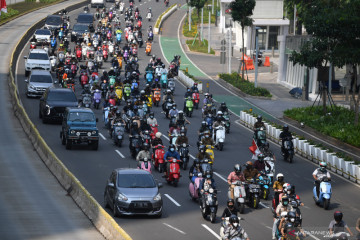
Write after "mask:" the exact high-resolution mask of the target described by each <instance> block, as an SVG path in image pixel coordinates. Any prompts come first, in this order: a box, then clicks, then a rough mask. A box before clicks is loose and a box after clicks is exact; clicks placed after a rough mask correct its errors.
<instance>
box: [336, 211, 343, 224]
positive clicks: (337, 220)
mask: <svg viewBox="0 0 360 240" xmlns="http://www.w3.org/2000/svg"><path fill="white" fill-rule="evenodd" d="M342 218H343V214H342V212H340V211H336V212H334V219H335V221H336V222H340V221H341V220H342Z"/></svg>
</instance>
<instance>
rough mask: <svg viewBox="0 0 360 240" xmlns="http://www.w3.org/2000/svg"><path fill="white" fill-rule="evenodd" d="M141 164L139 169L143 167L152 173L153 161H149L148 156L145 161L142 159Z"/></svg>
mask: <svg viewBox="0 0 360 240" xmlns="http://www.w3.org/2000/svg"><path fill="white" fill-rule="evenodd" d="M139 164H140V167H138V169H142V170H145V171H148V172H149V173H151V163H150V162H149V161H148V159H147V158H144V159H143V161H140V163H139Z"/></svg>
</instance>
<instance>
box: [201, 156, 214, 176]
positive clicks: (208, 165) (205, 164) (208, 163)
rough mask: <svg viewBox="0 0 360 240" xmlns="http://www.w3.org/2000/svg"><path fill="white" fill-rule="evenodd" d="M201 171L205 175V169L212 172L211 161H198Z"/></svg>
mask: <svg viewBox="0 0 360 240" xmlns="http://www.w3.org/2000/svg"><path fill="white" fill-rule="evenodd" d="M200 167H201V173H202V174H203V175H205V173H206V171H210V172H212V161H211V160H210V159H206V158H205V159H203V160H201V161H200Z"/></svg>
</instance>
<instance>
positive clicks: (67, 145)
mask: <svg viewBox="0 0 360 240" xmlns="http://www.w3.org/2000/svg"><path fill="white" fill-rule="evenodd" d="M71 147H72V142H71V140H69V139H66V149H67V150H71Z"/></svg>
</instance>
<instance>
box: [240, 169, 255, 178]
mask: <svg viewBox="0 0 360 240" xmlns="http://www.w3.org/2000/svg"><path fill="white" fill-rule="evenodd" d="M243 173H244V177H245V179H249V178H254V177H256V176H257V175H258V174H259V171H258V170H257V169H256V168H252V169H250V170H248V169H245V170H244V172H243Z"/></svg>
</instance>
